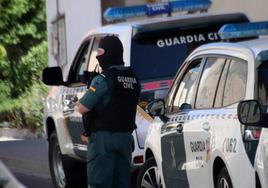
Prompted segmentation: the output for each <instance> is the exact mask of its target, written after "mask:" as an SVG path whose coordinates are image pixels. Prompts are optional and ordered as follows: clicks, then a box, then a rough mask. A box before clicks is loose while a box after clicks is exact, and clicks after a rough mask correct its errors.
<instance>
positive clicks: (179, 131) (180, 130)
mask: <svg viewBox="0 0 268 188" xmlns="http://www.w3.org/2000/svg"><path fill="white" fill-rule="evenodd" d="M182 130H183V126H182V124H181V123H179V124H178V125H177V127H176V131H177V132H178V133H182Z"/></svg>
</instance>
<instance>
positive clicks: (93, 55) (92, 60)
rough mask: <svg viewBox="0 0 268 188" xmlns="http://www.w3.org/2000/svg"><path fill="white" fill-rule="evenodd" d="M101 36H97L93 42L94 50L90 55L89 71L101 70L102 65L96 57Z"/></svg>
mask: <svg viewBox="0 0 268 188" xmlns="http://www.w3.org/2000/svg"><path fill="white" fill-rule="evenodd" d="M100 40H101V37H96V38H95V39H94V42H93V46H92V50H91V53H90V57H89V66H88V71H89V72H101V71H102V70H101V67H100V66H99V62H98V60H97V58H96V56H97V50H98V47H99V43H100Z"/></svg>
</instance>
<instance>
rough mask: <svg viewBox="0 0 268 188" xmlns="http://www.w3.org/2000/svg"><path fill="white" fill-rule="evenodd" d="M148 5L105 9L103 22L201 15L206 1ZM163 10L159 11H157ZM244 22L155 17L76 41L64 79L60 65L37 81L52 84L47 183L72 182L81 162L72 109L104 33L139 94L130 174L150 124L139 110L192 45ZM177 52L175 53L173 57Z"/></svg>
mask: <svg viewBox="0 0 268 188" xmlns="http://www.w3.org/2000/svg"><path fill="white" fill-rule="evenodd" d="M156 6H157V7H158V8H157V9H155V7H154V6H153V4H150V6H148V7H147V6H145V7H144V6H142V8H141V7H140V6H133V7H125V8H120V7H119V8H112V9H109V10H108V11H107V12H106V14H105V17H106V18H107V19H108V20H111V21H116V20H117V19H119V20H122V19H125V18H128V17H130V16H135V15H144V14H146V12H148V11H150V14H154V11H153V10H156V12H157V13H158V12H159V11H158V10H159V7H163V9H162V11H161V12H160V13H161V14H162V13H167V12H168V13H169V14H170V13H172V12H174V11H183V12H188V11H190V12H195V11H200V10H201V11H203V10H205V9H207V8H208V7H209V6H210V1H206V0H196V1H193V2H191V3H190V2H188V1H172V2H170V3H164V4H161V3H160V4H156ZM165 9H166V10H167V12H163V10H165ZM147 14H149V13H147ZM230 22H231V23H238V22H248V19H247V17H246V16H245V15H244V14H240V13H235V14H221V15H209V14H207V13H200V14H194V15H193V14H189V15H180V16H173V17H156V18H151V19H146V20H143V21H133V22H125V23H117V24H113V25H108V26H104V27H101V28H97V29H95V30H93V31H90V32H89V33H88V34H87V35H86V36H85V37H84V39H83V40H82V42H81V46H80V47H79V49H78V51H77V54H76V56H75V58H74V60H73V62H72V64H71V65H70V69H69V73H68V75H67V77H66V78H63V77H62V71H61V68H60V67H50V68H46V69H45V70H44V72H43V81H44V83H46V84H47V85H52V87H51V90H50V93H49V95H48V97H47V99H46V103H45V131H46V133H47V139H48V141H49V162H50V170H51V175H52V179H53V183H54V184H55V185H56V186H57V187H65V186H66V185H68V184H69V183H71V182H72V181H73V179H75V178H74V176H75V175H74V174H78V173H74V171H75V169H73V167H75V166H76V162H75V161H74V160H73V159H78V160H80V161H86V151H87V147H86V145H85V144H83V143H82V141H81V139H80V135H81V133H82V132H83V124H82V118H81V115H80V114H79V113H78V112H77V110H76V108H75V103H76V101H77V100H78V99H79V98H80V97H81V96H82V95H83V93H84V92H85V91H86V89H87V81H88V73H89V72H94V71H95V72H101V70H100V68H99V65H98V61H97V59H96V54H97V48H98V44H99V41H100V40H101V38H103V37H104V36H106V35H111V34H112V35H117V36H118V37H119V38H120V40H121V41H122V43H123V47H124V61H125V65H126V66H131V67H132V68H133V70H134V71H135V72H136V75H137V76H138V78H139V79H140V82H141V85H142V94H141V97H140V102H139V106H138V107H137V116H136V124H137V129H136V130H135V131H134V132H133V137H134V141H135V142H134V152H133V157H132V164H133V171H134V170H135V169H137V168H139V167H140V166H141V165H142V164H143V162H144V159H143V153H144V142H145V138H146V134H147V130H148V128H149V127H150V124H151V122H152V121H153V119H152V117H151V116H149V115H148V114H147V113H146V112H145V111H144V107H145V106H146V104H147V103H148V102H150V101H151V100H154V99H155V98H163V97H165V96H166V93H167V90H168V88H169V87H170V85H171V83H172V79H173V77H174V75H175V73H176V70H177V69H178V68H179V67H180V66H181V63H182V62H183V60H184V59H185V58H186V56H187V55H188V54H189V53H190V52H191V51H192V50H194V49H195V48H196V47H197V46H199V45H201V44H204V43H208V42H214V41H219V40H220V37H219V36H218V34H217V31H218V29H219V28H220V27H221V26H222V25H224V24H225V23H230ZM178 52H179V54H178Z"/></svg>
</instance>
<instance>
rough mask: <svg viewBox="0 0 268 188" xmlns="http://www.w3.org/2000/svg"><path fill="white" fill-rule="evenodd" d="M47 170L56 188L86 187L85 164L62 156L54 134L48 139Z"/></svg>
mask: <svg viewBox="0 0 268 188" xmlns="http://www.w3.org/2000/svg"><path fill="white" fill-rule="evenodd" d="M49 168H50V174H51V178H52V182H53V184H54V186H55V187H56V188H70V187H74V186H77V185H79V186H80V187H87V183H86V164H84V163H83V165H81V162H78V161H76V160H75V159H71V158H70V157H68V156H65V155H62V153H61V150H60V145H59V142H58V138H57V134H56V132H53V133H52V134H51V136H50V139H49ZM77 168H80V169H79V170H78V169H77ZM77 171H78V172H79V173H77ZM83 172H84V173H83Z"/></svg>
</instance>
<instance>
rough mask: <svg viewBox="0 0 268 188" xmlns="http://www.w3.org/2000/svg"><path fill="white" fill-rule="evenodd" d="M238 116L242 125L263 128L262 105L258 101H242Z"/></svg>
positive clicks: (238, 108) (239, 105)
mask: <svg viewBox="0 0 268 188" xmlns="http://www.w3.org/2000/svg"><path fill="white" fill-rule="evenodd" d="M237 115H238V119H239V121H240V123H241V124H244V125H248V126H256V127H261V126H262V110H261V105H260V103H259V102H258V101H256V100H246V101H241V102H240V103H239V104H238V107H237Z"/></svg>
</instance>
